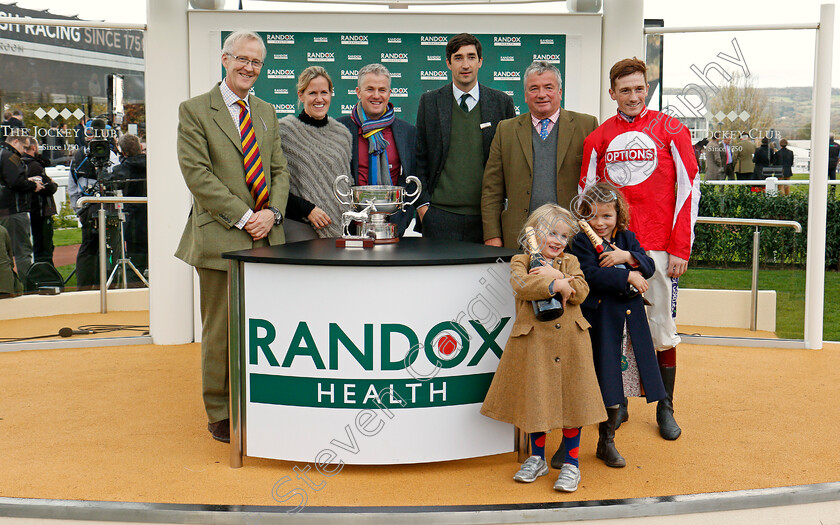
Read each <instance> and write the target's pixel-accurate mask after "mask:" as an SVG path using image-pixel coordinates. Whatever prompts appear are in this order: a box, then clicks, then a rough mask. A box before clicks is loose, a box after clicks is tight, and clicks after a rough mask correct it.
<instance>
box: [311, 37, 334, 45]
mask: <svg viewBox="0 0 840 525" xmlns="http://www.w3.org/2000/svg"><path fill="white" fill-rule="evenodd" d="M312 41H313V42H315V43H318V44H325V43H327V42H329V41H330V39H329V38H327V37H325V36H316V37H313V38H312Z"/></svg>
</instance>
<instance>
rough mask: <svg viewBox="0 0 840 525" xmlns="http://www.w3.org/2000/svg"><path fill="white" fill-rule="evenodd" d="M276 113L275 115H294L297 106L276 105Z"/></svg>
mask: <svg viewBox="0 0 840 525" xmlns="http://www.w3.org/2000/svg"><path fill="white" fill-rule="evenodd" d="M274 112H275V113H286V114H293V113H295V105H294V104H274Z"/></svg>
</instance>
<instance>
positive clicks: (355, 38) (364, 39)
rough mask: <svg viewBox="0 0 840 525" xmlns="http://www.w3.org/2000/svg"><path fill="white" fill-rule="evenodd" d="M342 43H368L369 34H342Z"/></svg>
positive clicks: (363, 44) (364, 44)
mask: <svg viewBox="0 0 840 525" xmlns="http://www.w3.org/2000/svg"><path fill="white" fill-rule="evenodd" d="M341 43H342V44H349V45H362V46H366V45H368V36H367V35H341Z"/></svg>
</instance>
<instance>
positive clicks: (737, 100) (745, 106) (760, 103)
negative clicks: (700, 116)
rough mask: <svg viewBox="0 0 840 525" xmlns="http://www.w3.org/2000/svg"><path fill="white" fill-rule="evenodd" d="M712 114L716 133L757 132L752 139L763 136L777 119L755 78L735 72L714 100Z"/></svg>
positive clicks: (712, 125)
mask: <svg viewBox="0 0 840 525" xmlns="http://www.w3.org/2000/svg"><path fill="white" fill-rule="evenodd" d="M709 115H710V119H709V120H710V125H711V127H712V129H713V130H714V131H730V132H738V133H742V132H744V131H746V132H747V133H750V130H755V131H753V132H752V133H751V135H750V136H751V137H753V138H760V137H764V136H765V133H766V132H767V131H768V130H769V129H770V128H771V127H772V126H773V121H774V119H775V112H774V110H773V108H772V107H771V105H770V104H769V102H768V100H767V96H766V95H765V94H764V92H763V91H762V90H760V89H758V88H757V87H756V79H755V77H744V76H742V75H741V74H740V72H735V73H733V74H732V79H731V80H730V81H729V82H728V83H727V84H726V85H724V86H723V87H721V88H720V90H719V91H718V92H717V94H715V95H714V97H712V99H711V101H710V102H709ZM721 116H722V118H721ZM733 117H734V118H733Z"/></svg>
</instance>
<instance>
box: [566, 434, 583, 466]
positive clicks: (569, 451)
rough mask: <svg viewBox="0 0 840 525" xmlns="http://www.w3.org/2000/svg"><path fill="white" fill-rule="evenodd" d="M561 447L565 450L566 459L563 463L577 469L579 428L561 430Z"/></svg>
mask: <svg viewBox="0 0 840 525" xmlns="http://www.w3.org/2000/svg"><path fill="white" fill-rule="evenodd" d="M563 446H564V447H565V448H566V459H565V460H564V461H563V462H564V463H570V464H572V465H574V466H576V467H579V466H580V464H579V463H578V453H579V452H580V427H577V428H564V429H563Z"/></svg>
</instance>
